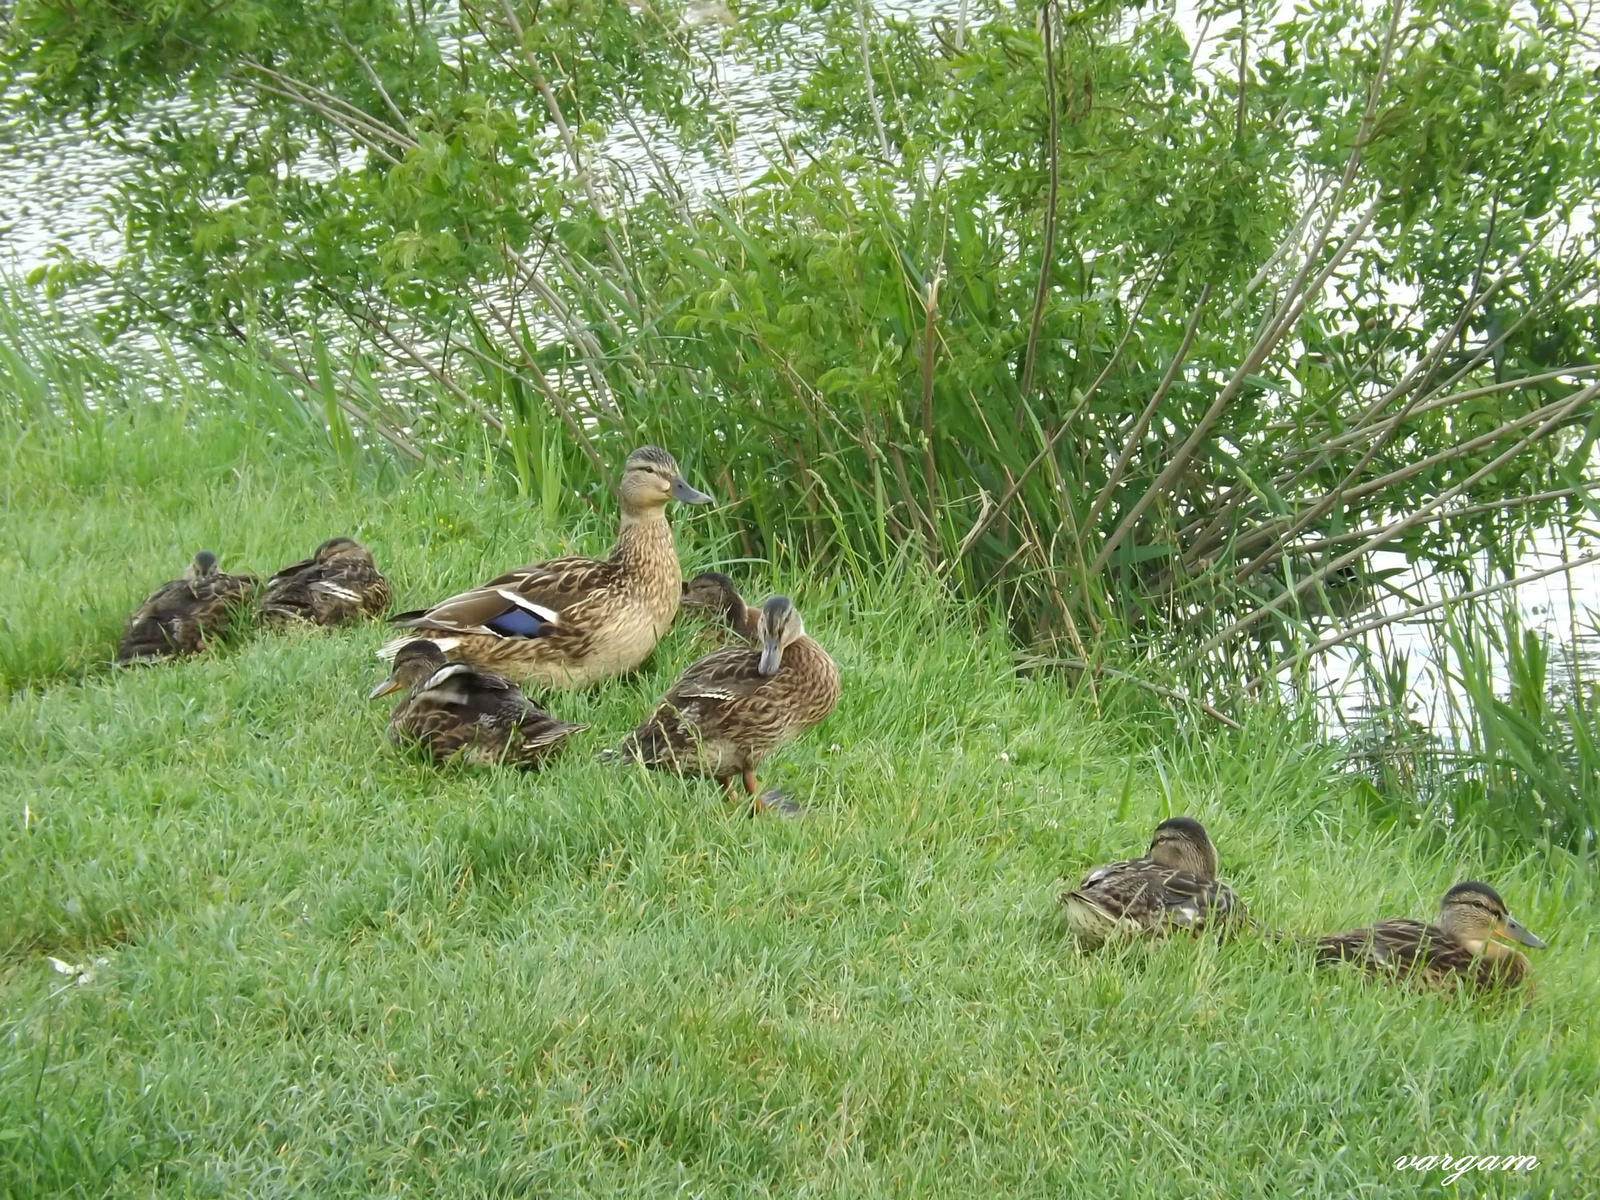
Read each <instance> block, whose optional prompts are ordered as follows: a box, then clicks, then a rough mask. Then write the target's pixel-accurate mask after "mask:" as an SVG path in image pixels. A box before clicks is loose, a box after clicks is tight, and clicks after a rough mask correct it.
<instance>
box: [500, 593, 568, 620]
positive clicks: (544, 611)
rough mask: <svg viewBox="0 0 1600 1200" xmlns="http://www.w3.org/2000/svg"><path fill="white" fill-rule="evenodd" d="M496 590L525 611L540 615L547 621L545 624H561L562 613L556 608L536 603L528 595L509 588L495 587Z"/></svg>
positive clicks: (541, 618)
mask: <svg viewBox="0 0 1600 1200" xmlns="http://www.w3.org/2000/svg"><path fill="white" fill-rule="evenodd" d="M495 591H496V592H497V593H499V595H500V598H501V599H503V600H509V601H510V602H511V603H512V604H515V605H516V606H517V607H518V608H520V609H521V610H522V611H523V612H528V613H532V614H533V615H534V616H536V617H538V618H539V619H540V620H541V621H543V622H545V624H547V625H559V624H561V614H560V613H557V612H556V611H555V610H554V609H549V608H546V607H545V606H544V605H542V604H535V603H534V602H533V601H532V600H529V599H528V598H527V597H526V596H522V595H519V594H517V593H516V592H513V591H511V590H510V589H508V588H495Z"/></svg>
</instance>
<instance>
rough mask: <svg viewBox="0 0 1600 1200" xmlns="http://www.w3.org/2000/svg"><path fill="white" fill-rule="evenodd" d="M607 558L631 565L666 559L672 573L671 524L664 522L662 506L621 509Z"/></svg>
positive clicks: (674, 554) (675, 554)
mask: <svg viewBox="0 0 1600 1200" xmlns="http://www.w3.org/2000/svg"><path fill="white" fill-rule="evenodd" d="M611 561H612V562H615V563H626V564H629V565H634V566H640V565H650V566H653V565H657V564H660V563H662V562H670V563H671V564H672V566H673V568H674V574H676V568H677V565H678V550H677V547H676V546H675V545H674V544H673V541H672V526H670V525H668V524H667V513H666V509H665V508H646V509H642V510H636V511H633V512H624V513H623V514H622V523H621V524H620V525H619V526H618V527H617V541H616V544H615V545H614V546H612V548H611Z"/></svg>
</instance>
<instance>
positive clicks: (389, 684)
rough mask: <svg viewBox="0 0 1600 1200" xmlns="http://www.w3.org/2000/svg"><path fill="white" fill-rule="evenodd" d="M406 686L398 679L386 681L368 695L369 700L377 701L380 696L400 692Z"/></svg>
mask: <svg viewBox="0 0 1600 1200" xmlns="http://www.w3.org/2000/svg"><path fill="white" fill-rule="evenodd" d="M404 686H405V685H404V684H402V683H400V681H399V680H396V679H385V680H384V681H383V682H382V683H380V684H379V685H378V686H377V687H375V688H373V689H372V690H371V691H370V692H368V693H367V699H368V700H376V699H377V698H378V697H379V696H387V695H388V694H389V693H390V692H398V691H399V690H400V689H401V688H402V687H404Z"/></svg>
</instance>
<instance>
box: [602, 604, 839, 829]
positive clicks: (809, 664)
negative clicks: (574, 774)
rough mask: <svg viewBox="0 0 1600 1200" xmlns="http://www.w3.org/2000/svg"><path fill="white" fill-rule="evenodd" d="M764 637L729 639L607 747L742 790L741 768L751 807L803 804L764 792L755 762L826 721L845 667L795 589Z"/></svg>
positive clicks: (776, 608)
mask: <svg viewBox="0 0 1600 1200" xmlns="http://www.w3.org/2000/svg"><path fill="white" fill-rule="evenodd" d="M756 638H757V640H758V642H759V646H756V647H748V646H727V647H725V648H723V649H721V650H715V651H713V652H712V653H710V654H708V655H706V656H705V657H704V658H702V659H699V660H698V661H696V662H694V663H692V664H691V665H690V667H689V669H688V670H686V671H685V672H684V673H683V675H682V676H681V677H680V678H679V680H678V682H677V683H675V684H673V685H672V690H671V691H669V692H668V693H667V694H666V695H665V696H663V697H662V698H661V702H660V703H659V704H658V705H657V706H656V709H655V711H654V712H652V713H651V714H650V716H649V717H648V718H647V719H646V720H645V721H644V723H643V724H641V725H640V726H639V727H638V728H637V729H635V730H634V731H633V732H632V733H630V734H629V735H628V736H627V738H625V739H624V740H623V743H622V745H621V746H619V747H618V748H617V749H616V750H614V751H612V752H611V753H610V754H609V755H608V756H607V757H608V758H611V759H620V760H624V761H626V760H632V761H635V762H639V763H642V764H644V765H645V766H647V767H653V768H656V769H658V770H665V771H674V772H676V773H678V774H681V775H696V776H709V777H710V778H712V779H715V780H717V781H718V782H719V783H721V784H722V786H723V787H725V788H726V789H727V791H728V798H729V799H730V800H733V799H737V798H738V797H737V793H736V792H735V791H734V786H733V781H734V779H735V778H739V777H742V778H743V781H744V788H745V792H746V794H748V795H749V796H750V797H751V798H752V811H754V812H761V811H763V810H764V809H774V810H776V811H777V812H779V813H782V814H785V815H795V814H797V813H798V812H799V811H800V810H799V808H798V806H796V805H795V804H794V803H793V802H792V801H790V800H788V799H787V798H786V797H784V796H783V795H782V794H781V793H779V792H777V791H776V790H774V791H771V792H767V793H765V794H762V795H759V796H758V795H757V791H758V789H757V786H756V775H755V772H756V768H757V767H758V766H760V765H761V762H762V760H763V759H765V758H766V757H767V756H768V755H769V754H771V753H772V752H773V751H774V750H776V749H778V747H780V746H782V745H784V744H785V743H786V742H789V741H792V740H793V739H794V738H797V737H799V736H800V735H801V734H802V733H804V732H806V730H808V729H810V728H811V727H812V726H814V725H817V724H819V723H820V722H821V721H822V720H823V718H824V717H826V716H827V715H828V714H829V713H830V712H832V711H833V706H834V705H835V704H837V703H838V702H839V668H838V667H837V666H835V665H834V661H833V659H831V658H829V657H828V652H827V651H826V650H824V649H823V648H822V647H821V646H819V645H817V643H816V642H814V641H812V640H811V639H810V638H809V637H807V636H806V629H805V625H804V624H803V623H802V622H801V620H800V613H799V611H798V610H797V609H796V608H795V606H794V605H793V604H792V603H791V602H790V601H789V598H788V597H787V596H773V597H772V598H771V599H770V600H768V601H767V602H766V603H765V604H764V605H762V607H761V610H760V616H759V617H758V619H757V622H756Z"/></svg>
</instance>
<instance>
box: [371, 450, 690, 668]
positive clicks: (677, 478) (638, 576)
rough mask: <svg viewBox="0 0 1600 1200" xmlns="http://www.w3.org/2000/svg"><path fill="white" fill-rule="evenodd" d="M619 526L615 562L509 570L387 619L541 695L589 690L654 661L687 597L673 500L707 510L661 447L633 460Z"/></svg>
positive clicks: (388, 649) (389, 649)
mask: <svg viewBox="0 0 1600 1200" xmlns="http://www.w3.org/2000/svg"><path fill="white" fill-rule="evenodd" d="M618 490H619V492H620V494H621V500H622V523H621V526H620V528H619V529H618V531H617V541H616V545H615V546H614V547H613V549H612V551H611V557H610V558H605V559H593V558H556V559H551V560H550V561H549V562H542V563H534V564H532V565H530V566H526V567H518V568H517V569H516V570H514V571H508V572H507V573H506V574H504V575H501V576H500V577H499V578H498V579H492V580H490V581H489V582H488V583H486V584H484V585H483V586H482V587H477V588H473V589H472V590H471V591H468V592H462V593H461V594H460V595H458V596H451V597H450V598H449V599H448V600H444V601H442V602H440V603H439V604H436V605H434V606H433V607H432V608H429V609H425V610H419V611H417V612H408V613H402V614H401V615H399V616H397V617H393V618H391V620H393V621H394V622H395V623H396V624H400V625H408V626H410V627H411V628H412V629H413V630H415V631H416V632H415V633H412V634H408V635H407V636H406V637H403V638H397V639H396V640H394V641H392V642H390V643H389V644H388V645H386V646H384V647H383V649H382V650H381V651H379V653H380V654H381V655H382V656H384V657H386V658H388V657H393V655H394V654H395V652H396V651H398V650H399V649H400V647H401V646H403V645H405V643H406V642H408V641H413V640H415V639H417V638H427V639H428V640H430V641H432V642H434V643H435V644H436V645H438V647H439V648H440V649H441V650H443V651H445V652H446V653H447V654H448V655H449V656H450V657H451V658H454V659H458V660H460V661H463V662H469V663H471V664H473V665H474V666H476V667H480V668H481V669H483V670H484V671H488V672H492V673H495V674H502V675H507V676H510V677H511V678H513V679H515V680H517V681H518V682H521V683H524V684H529V685H533V686H537V687H552V688H560V687H571V688H576V687H587V686H588V685H590V684H592V683H596V682H598V681H599V680H602V679H606V678H608V677H610V676H612V675H621V674H625V673H626V672H628V671H631V670H633V669H634V668H635V667H637V666H638V665H639V664H640V663H642V662H644V660H645V659H646V658H648V657H650V652H651V651H652V650H653V649H655V645H656V642H657V641H659V640H660V638H661V635H662V634H663V633H665V632H666V631H667V627H668V626H670V625H671V624H672V618H673V617H674V616H675V615H676V614H677V611H678V601H679V599H680V597H681V595H682V591H683V576H682V575H681V573H680V572H679V570H678V551H677V548H676V547H675V546H674V545H673V541H672V527H671V526H669V525H668V524H667V518H666V508H667V502H668V501H670V500H678V501H680V502H682V503H684V504H709V503H711V497H710V496H708V495H706V494H705V493H704V492H697V491H696V490H695V489H694V488H692V487H690V486H689V484H688V483H687V482H685V480H684V478H683V475H682V473H681V472H680V471H679V470H678V464H677V462H676V461H674V460H673V457H672V455H670V454H668V453H667V452H666V451H665V450H662V449H660V448H658V447H656V446H643V447H641V448H639V449H638V450H635V451H634V452H633V453H632V454H630V455H629V456H628V462H627V466H626V467H625V468H624V470H623V473H622V485H621V487H620V488H619V489H618Z"/></svg>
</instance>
